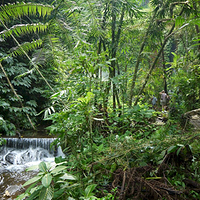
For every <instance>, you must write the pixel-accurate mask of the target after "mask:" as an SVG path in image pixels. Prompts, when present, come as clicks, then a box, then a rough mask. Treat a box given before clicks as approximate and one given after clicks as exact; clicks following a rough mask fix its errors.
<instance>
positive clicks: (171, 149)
mask: <svg viewBox="0 0 200 200" xmlns="http://www.w3.org/2000/svg"><path fill="white" fill-rule="evenodd" d="M176 149H177V146H171V147H169V148H168V150H167V152H168V153H172V152H174V151H176Z"/></svg>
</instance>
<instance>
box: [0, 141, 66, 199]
mask: <svg viewBox="0 0 200 200" xmlns="http://www.w3.org/2000/svg"><path fill="white" fill-rule="evenodd" d="M5 140H6V144H5V145H4V146H2V147H0V199H4V197H3V196H2V195H3V194H4V193H5V191H6V190H8V191H9V192H10V193H11V194H10V195H11V196H12V195H13V194H15V196H16V195H17V193H19V192H20V191H19V190H20V189H21V185H22V184H23V183H24V182H25V181H27V180H28V179H30V178H31V177H32V176H34V175H35V174H36V173H37V172H35V173H34V172H26V171H25V169H26V168H27V167H29V166H33V165H36V164H39V163H40V162H41V161H45V162H54V158H55V157H56V156H62V157H63V156H64V155H63V153H62V150H61V149H60V147H58V148H56V149H53V148H52V147H51V143H52V142H53V141H54V140H55V139H54V138H5ZM12 198H13V199H15V198H14V197H10V198H9V199H10V200H12Z"/></svg>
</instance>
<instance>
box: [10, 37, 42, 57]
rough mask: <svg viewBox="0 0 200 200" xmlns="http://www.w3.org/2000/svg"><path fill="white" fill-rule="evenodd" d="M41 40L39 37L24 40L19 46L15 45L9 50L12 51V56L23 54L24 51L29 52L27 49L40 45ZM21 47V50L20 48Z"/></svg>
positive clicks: (30, 49)
mask: <svg viewBox="0 0 200 200" xmlns="http://www.w3.org/2000/svg"><path fill="white" fill-rule="evenodd" d="M42 43H43V42H42V40H41V39H38V40H34V41H32V42H25V43H23V44H21V45H20V47H19V46H18V47H15V48H12V49H11V51H12V53H11V54H12V56H16V55H24V52H23V50H24V51H25V52H29V51H32V50H34V49H36V48H38V47H40V46H41V45H42ZM22 49H23V50H22Z"/></svg>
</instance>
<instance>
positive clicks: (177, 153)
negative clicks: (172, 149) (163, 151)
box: [176, 147, 183, 156]
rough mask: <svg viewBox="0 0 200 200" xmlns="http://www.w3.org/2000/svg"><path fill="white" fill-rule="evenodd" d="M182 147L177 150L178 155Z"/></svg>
mask: <svg viewBox="0 0 200 200" xmlns="http://www.w3.org/2000/svg"><path fill="white" fill-rule="evenodd" d="M182 148H183V147H179V149H178V151H177V152H176V155H177V156H178V155H179V153H180V151H181V149H182Z"/></svg>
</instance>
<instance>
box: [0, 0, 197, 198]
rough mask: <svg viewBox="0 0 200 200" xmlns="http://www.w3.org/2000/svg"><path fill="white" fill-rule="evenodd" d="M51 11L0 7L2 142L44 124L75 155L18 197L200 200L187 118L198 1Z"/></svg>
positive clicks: (193, 90) (193, 97) (61, 4)
mask: <svg viewBox="0 0 200 200" xmlns="http://www.w3.org/2000/svg"><path fill="white" fill-rule="evenodd" d="M39 3H41V2H39ZM44 3H45V4H44V5H42V4H38V3H37V1H32V3H16V4H5V5H2V6H1V10H0V22H1V27H0V28H1V32H0V42H1V44H2V45H1V46H2V48H1V49H0V56H1V59H0V67H1V72H0V77H1V82H0V108H1V113H0V133H2V134H3V135H15V134H16V133H17V131H20V132H21V133H22V134H23V132H22V130H31V129H39V128H40V125H43V126H44V127H45V128H46V131H47V132H48V133H49V134H50V135H52V136H53V137H57V139H56V141H55V145H58V144H59V145H60V146H61V147H62V150H63V152H64V153H65V155H66V157H65V158H61V157H59V158H56V159H55V163H56V164H55V165H53V166H51V165H49V164H48V163H44V162H42V163H40V164H39V166H38V170H39V173H38V175H37V176H36V177H34V178H33V179H31V180H29V181H27V182H26V183H25V184H24V187H25V188H26V191H25V193H23V194H22V195H20V196H19V197H18V200H19V199H29V200H30V199H43V200H46V199H48V200H49V199H63V200H66V199H88V200H89V199H90V200H92V199H102V200H108V199H188V198H189V199H198V198H199V197H200V194H199V191H200V187H199V184H200V177H199V170H200V168H199V167H200V161H199V153H200V149H199V148H200V147H199V145H198V139H199V135H198V132H195V131H194V129H192V127H191V125H189V123H188V120H189V119H185V117H184V113H185V112H187V111H190V110H194V109H197V108H199V105H200V102H199V99H200V96H199V95H200V88H199V87H200V85H199V84H198V82H199V73H200V71H199V50H200V46H199V41H200V38H199V23H200V19H199V13H198V12H197V11H198V8H199V3H198V2H195V1H193V2H184V1H180V2H177V1H173V0H170V1H165V0H164V1H157V0H153V1H151V3H147V2H141V3H140V2H138V1H133V0H126V1H120V0H115V1H107V0H105V1H98V0H95V1H83V0H79V1H65V0H61V1H55V2H53V3H52V5H50V4H51V2H50V1H48V2H47V1H45V2H44ZM47 3H49V5H47ZM194 30H195V31H194ZM163 89H164V90H165V91H166V92H167V93H168V95H169V96H170V100H169V102H168V109H167V111H166V112H164V111H162V110H161V106H160V105H159V103H160V95H159V92H160V91H161V90H163ZM152 95H155V96H156V97H157V99H158V102H157V106H156V110H154V109H152V107H151V97H152ZM158 117H161V118H162V119H163V121H164V122H165V123H163V124H162V126H159V124H158V123H156V122H157V118H158ZM31 169H32V168H30V169H29V170H31ZM29 185H30V186H29ZM27 186H29V187H27Z"/></svg>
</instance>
